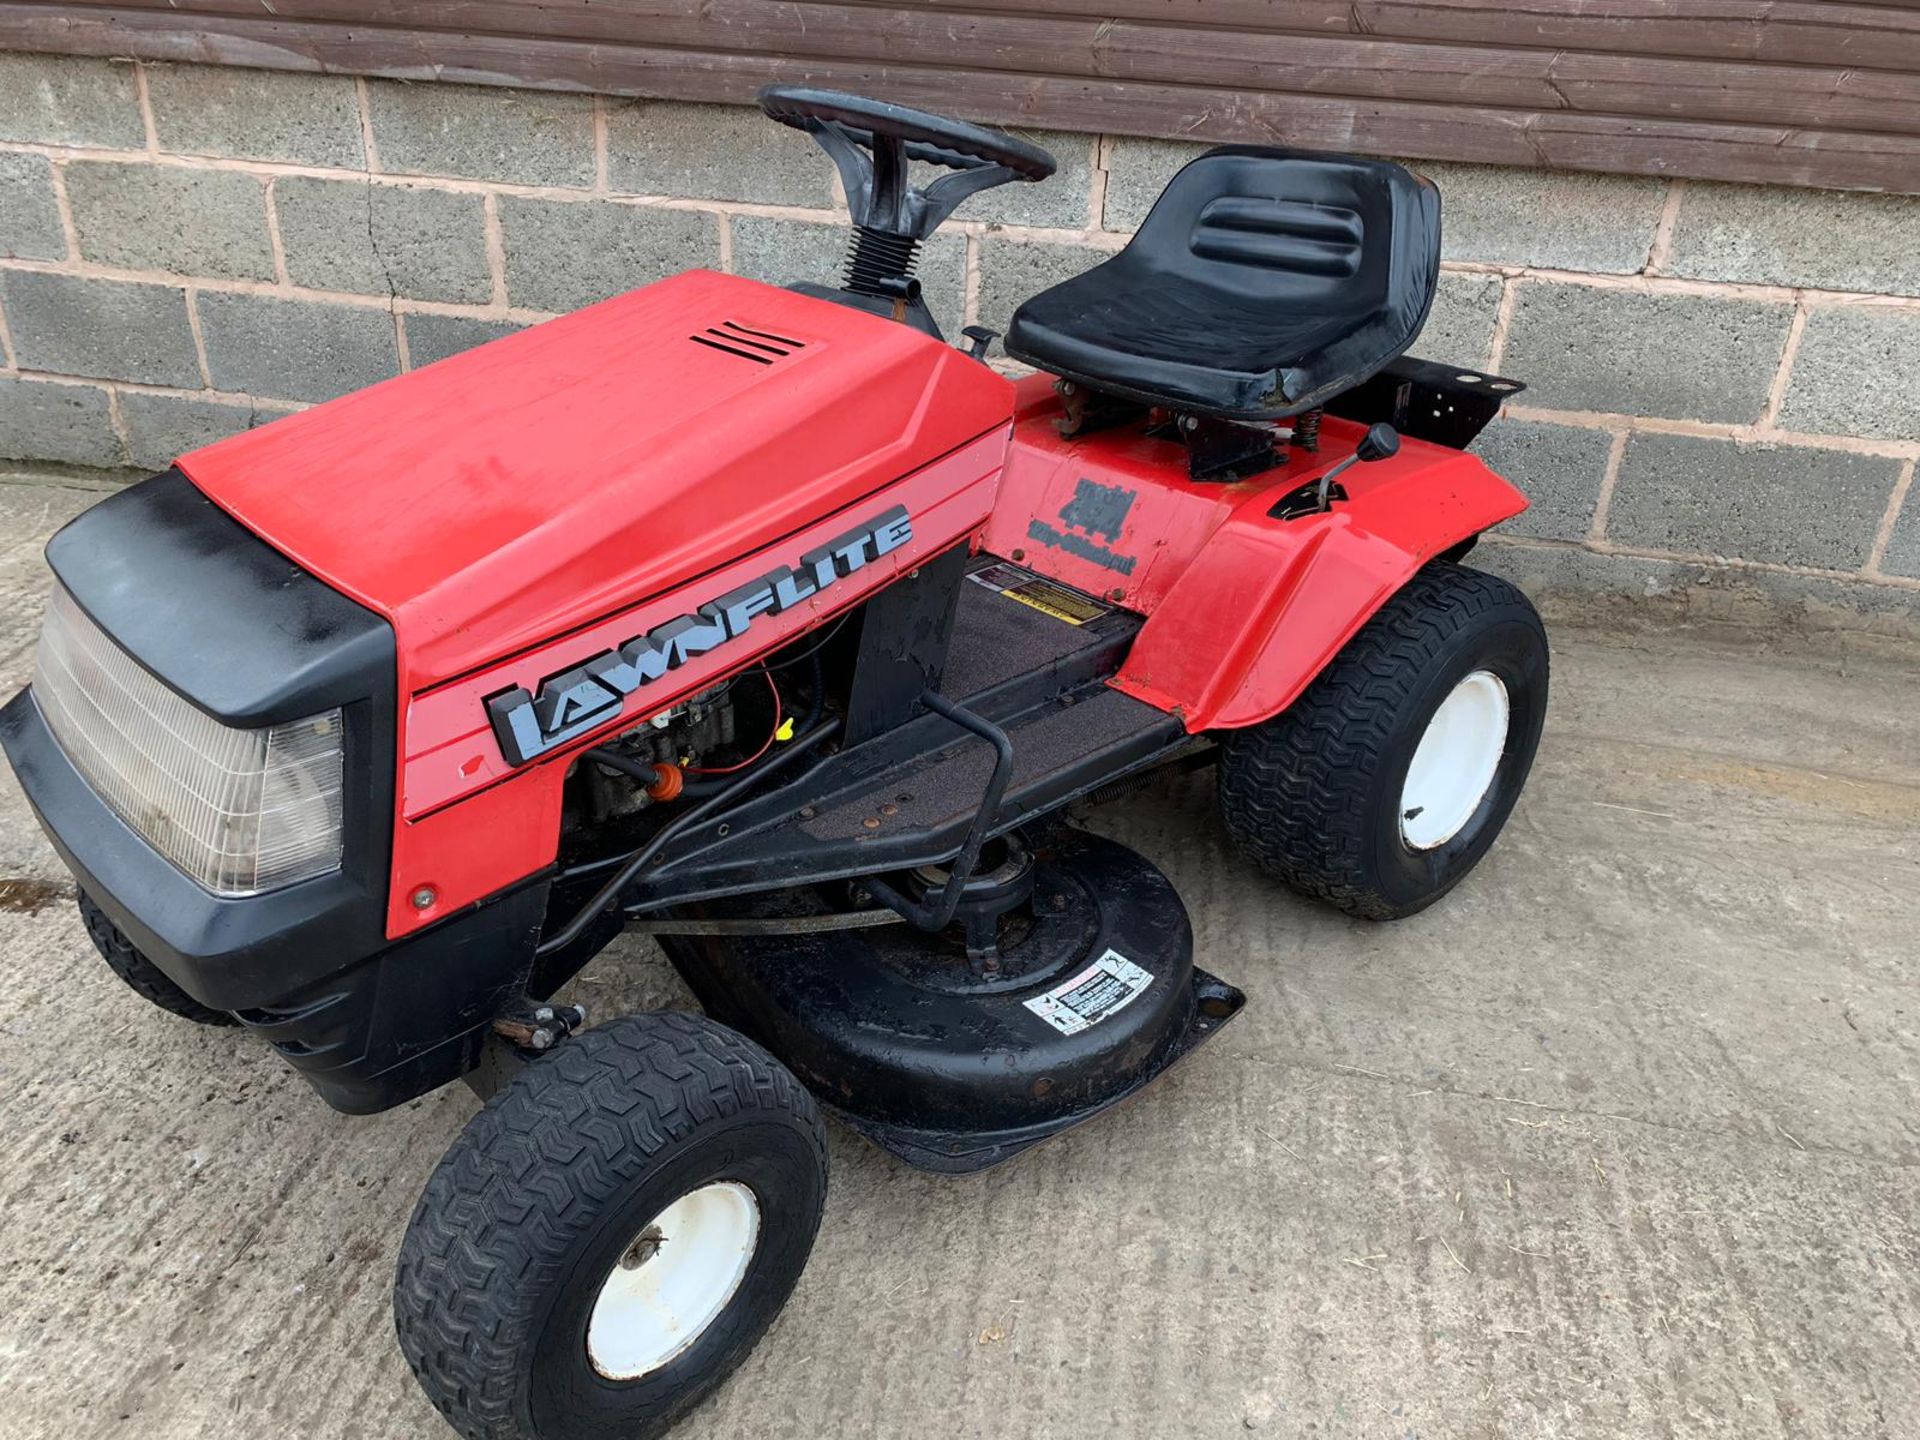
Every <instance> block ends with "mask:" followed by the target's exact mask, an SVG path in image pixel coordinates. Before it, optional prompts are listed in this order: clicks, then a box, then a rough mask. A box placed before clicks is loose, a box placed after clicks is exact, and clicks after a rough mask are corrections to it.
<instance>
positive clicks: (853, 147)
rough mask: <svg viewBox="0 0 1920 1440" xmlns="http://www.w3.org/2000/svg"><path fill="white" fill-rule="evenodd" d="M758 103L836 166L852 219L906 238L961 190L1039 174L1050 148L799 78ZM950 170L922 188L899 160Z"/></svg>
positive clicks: (1050, 168) (949, 209)
mask: <svg viewBox="0 0 1920 1440" xmlns="http://www.w3.org/2000/svg"><path fill="white" fill-rule="evenodd" d="M760 108H761V109H762V110H764V111H765V112H766V113H767V115H768V116H769V117H770V118H772V119H775V120H778V121H779V122H780V123H781V124H782V125H791V126H792V127H793V128H794V129H796V130H804V131H806V132H807V133H808V134H809V135H811V136H813V138H814V140H815V141H816V142H817V143H818V144H819V146H820V148H821V149H822V150H825V151H826V152H827V154H828V155H829V156H831V157H832V159H833V163H834V164H835V166H837V167H838V168H839V171H840V179H841V180H842V182H844V184H845V185H846V187H847V208H848V210H849V211H850V212H851V214H852V216H853V223H854V224H855V225H857V226H859V227H860V228H861V229H863V230H878V231H881V232H883V233H885V234H888V235H898V236H902V237H904V238H909V239H914V240H924V239H926V237H927V236H929V235H931V234H932V233H933V232H934V230H935V229H936V228H937V227H938V226H939V224H940V222H941V221H942V220H945V219H946V218H947V216H949V215H951V214H952V213H953V211H954V207H955V206H957V205H958V204H959V203H960V202H961V201H962V200H964V199H966V198H967V197H968V196H969V195H977V194H979V193H980V192H981V191H982V190H990V189H992V188H993V187H994V186H996V185H1005V184H1006V183H1008V182H1009V181H1012V180H1026V181H1034V180H1044V179H1046V178H1047V177H1048V176H1049V175H1051V174H1053V172H1054V160H1053V156H1051V155H1049V154H1048V153H1047V152H1046V151H1044V150H1042V149H1041V148H1040V147H1039V146H1038V145H1030V144H1028V143H1027V142H1026V141H1024V140H1019V139H1016V138H1015V137H1013V136H1012V135H1006V134H1002V133H1001V132H1000V131H998V130H989V129H988V128H987V127H986V126H984V125H973V124H969V123H968V122H967V121H965V120H951V119H948V118H947V117H946V116H944V115H933V114H929V113H928V112H927V111H925V110H914V109H911V108H909V107H908V106H905V105H894V104H890V103H889V102H887V101H885V100H869V99H867V98H866V97H865V96H863V95H848V94H846V93H845V92H843V91H839V90H816V89H813V88H812V87H810V86H805V85H769V86H768V87H767V88H766V89H764V90H762V91H761V92H760ZM909 160H920V161H925V162H926V163H928V164H932V165H943V166H945V167H946V168H948V169H950V170H953V171H955V172H956V173H955V174H952V175H943V176H941V177H940V178H939V179H938V180H936V181H934V182H933V183H932V184H931V185H928V186H927V187H926V188H925V189H921V188H920V187H918V186H914V185H909V184H908V183H907V176H908V171H907V162H908V161H909Z"/></svg>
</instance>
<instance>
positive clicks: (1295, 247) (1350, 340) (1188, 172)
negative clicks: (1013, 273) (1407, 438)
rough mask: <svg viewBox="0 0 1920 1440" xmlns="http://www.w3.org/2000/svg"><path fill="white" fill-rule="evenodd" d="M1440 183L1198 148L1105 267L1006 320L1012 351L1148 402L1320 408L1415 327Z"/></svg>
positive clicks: (1215, 411)
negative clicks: (1197, 155)
mask: <svg viewBox="0 0 1920 1440" xmlns="http://www.w3.org/2000/svg"><path fill="white" fill-rule="evenodd" d="M1439 271H1440V193H1439V191H1437V190H1435V189H1434V187H1433V186H1432V185H1431V184H1430V183H1429V182H1427V181H1426V180H1423V179H1421V178H1420V177H1419V176H1416V175H1414V174H1413V173H1411V172H1410V171H1408V170H1406V169H1405V168H1403V167H1402V166H1399V165H1395V164H1393V163H1392V162H1391V161H1386V160H1362V159H1358V158H1355V157H1352V156H1347V155H1322V154H1315V153H1312V152H1310V151H1302V150H1280V149H1273V148H1269V147H1266V146H1258V145H1225V146H1221V147H1219V148H1218V149H1214V150H1209V151H1208V152H1207V153H1206V154H1204V155H1202V156H1201V157H1200V158H1199V159H1197V160H1195V161H1193V162H1192V163H1191V164H1189V165H1188V166H1187V167H1186V168H1185V169H1183V170H1182V171H1181V172H1180V173H1179V174H1178V175H1176V176H1174V178H1173V181H1172V183H1171V184H1169V185H1168V186H1167V188H1166V190H1165V191H1164V192H1163V193H1162V194H1161V196H1160V198H1159V200H1157V201H1156V202H1155V203H1154V207H1153V211H1152V213H1151V214H1149V215H1148V216H1147V219H1146V223H1145V224H1143V225H1142V226H1141V227H1140V231H1139V233H1138V234H1136V235H1135V236H1134V237H1133V239H1132V240H1131V241H1130V242H1129V243H1128V245H1127V248H1126V249H1124V250H1122V251H1121V252H1120V253H1119V254H1118V255H1116V256H1114V257H1113V258H1112V259H1111V260H1108V261H1105V262H1104V263H1102V264H1100V265H1096V266H1095V267H1094V268H1093V269H1091V270H1089V271H1087V272H1086V273H1085V274H1082V275H1076V276H1075V277H1074V278H1073V279H1071V280H1067V281H1064V282H1062V283H1061V284H1059V285H1055V286H1054V287H1053V288H1052V289H1050V290H1044V291H1042V292H1041V293H1040V294H1038V295H1036V296H1034V297H1033V298H1032V299H1031V300H1029V301H1027V303H1026V304H1024V305H1022V306H1021V307H1020V308H1019V310H1017V311H1016V312H1015V313H1014V317H1013V321H1012V323H1011V325H1009V327H1008V329H1007V336H1006V350H1007V353H1008V354H1009V355H1011V356H1013V357H1014V358H1015V359H1016V360H1022V361H1025V362H1026V363H1027V364H1029V365H1033V366H1036V367H1038V368H1039V369H1041V370H1045V371H1048V372H1049V373H1051V374H1054V375H1058V376H1060V377H1062V378H1063V379H1067V380H1073V381H1077V382H1080V383H1083V384H1085V385H1087V386H1088V387H1090V388H1091V389H1093V390H1096V391H1100V392H1103V393H1105V394H1109V395H1115V396H1119V397H1121V398H1123V399H1127V400H1133V401H1138V402H1141V403H1143V404H1147V405H1165V406H1169V407H1172V408H1174V409H1177V410H1181V411H1185V412H1189V413H1193V414H1200V415H1211V416H1218V417H1221V418H1225V419H1235V420H1275V419H1280V418H1282V417H1284V416H1288V415H1297V414H1299V413H1300V412H1301V411H1304V410H1311V409H1313V408H1315V407H1317V406H1320V405H1323V404H1325V403H1326V402H1327V401H1328V400H1330V399H1332V398H1333V397H1334V396H1335V395H1338V394H1339V393H1340V392H1341V391H1343V390H1346V389H1349V388H1350V387H1352V386H1354V385H1357V384H1359V383H1360V382H1361V381H1363V380H1365V379H1366V378H1367V377H1368V376H1369V375H1371V374H1373V372H1374V371H1376V370H1378V369H1379V368H1380V367H1381V366H1382V365H1385V364H1386V363H1387V362H1389V361H1390V360H1393V359H1394V358H1395V357H1396V356H1398V355H1399V354H1400V353H1401V352H1402V351H1404V350H1405V349H1406V348H1407V347H1408V346H1409V345H1411V344H1412V343H1413V340H1414V337H1415V336H1416V335H1418V334H1419V333H1420V327H1421V325H1423V324H1424V323H1425V322H1426V318H1427V309H1428V307H1429V306H1430V305H1431V304H1432V303H1433V290H1434V284H1435V281H1436V279H1437V277H1438V275H1439Z"/></svg>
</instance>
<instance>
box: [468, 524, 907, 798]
mask: <svg viewBox="0 0 1920 1440" xmlns="http://www.w3.org/2000/svg"><path fill="white" fill-rule="evenodd" d="M912 538H913V520H912V518H911V517H910V516H909V515H908V514H907V509H906V507H905V506H904V505H895V506H893V507H892V508H891V509H889V510H883V511H882V512H881V513H880V514H878V515H876V516H874V517H873V519H871V520H869V521H867V523H866V524H864V525H861V526H859V527H857V528H856V529H853V530H849V531H848V532H847V533H846V534H844V535H842V536H840V537H839V538H838V539H837V540H829V541H828V542H827V543H826V544H824V545H821V546H817V547H816V548H814V549H812V550H809V551H807V552H806V553H805V554H804V555H802V556H801V557H800V563H799V564H798V565H797V566H788V565H782V566H779V567H778V568H777V569H774V570H770V571H768V572H767V573H766V574H765V575H762V576H761V577H760V578H759V579H758V580H751V581H749V582H748V583H746V584H745V585H742V586H739V587H738V588H737V589H733V590H729V591H728V592H727V593H726V594H724V595H720V596H716V597H715V598H714V599H712V600H709V601H707V603H706V604H704V605H702V606H700V607H699V608H698V609H697V610H695V611H693V612H692V613H691V614H687V615H678V616H675V617H674V618H673V619H671V620H669V621H667V622H666V623H665V624H662V625H656V626H654V627H653V628H652V629H651V630H649V631H647V632H646V633H645V634H643V635H636V636H634V637H633V638H632V639H631V640H628V641H626V642H625V643H624V644H622V645H621V646H620V647H619V648H618V649H615V650H607V651H603V652H602V653H600V654H598V655H595V656H593V657H592V658H591V659H588V660H585V661H582V662H581V663H580V664H578V665H575V666H574V667H573V668H571V669H569V670H563V671H561V672H560V673H559V674H558V675H553V676H550V677H548V678H547V679H546V680H543V681H542V682H541V683H540V691H539V693H538V694H537V695H530V694H528V693H527V690H526V687H525V686H523V685H516V686H514V687H513V688H512V689H511V690H504V691H502V692H501V693H499V694H498V695H493V696H490V697H489V698H488V699H487V702H486V705H487V719H488V721H489V722H490V723H491V724H492V726H493V734H494V738H495V739H496V740H498V741H499V742H500V753H501V754H503V755H504V756H506V758H507V763H508V764H510V765H524V764H526V763H527V762H528V761H529V760H533V759H537V758H538V757H539V756H541V755H543V754H545V753H546V752H547V751H549V750H551V749H553V747H554V746H556V745H561V744H564V743H565V742H567V741H568V740H571V739H573V738H574V737H575V736H577V735H583V734H585V733H586V732H587V731H589V730H591V729H593V728H594V727H595V726H598V725H600V724H602V723H603V722H605V721H607V720H610V719H612V718H613V717H614V716H615V715H617V714H618V713H619V712H620V709H621V707H622V706H624V705H625V704H626V702H627V698H628V697H629V696H630V695H632V694H633V693H634V692H635V691H637V690H639V689H640V688H641V687H642V686H645V685H650V684H652V683H653V682H654V681H656V680H658V679H660V678H661V677H662V676H664V675H666V674H667V673H668V672H669V671H672V670H677V669H679V668H680V667H681V666H682V665H684V664H686V663H687V661H688V660H690V659H692V658H693V657H695V656H697V655H705V654H707V653H709V652H710V651H713V650H717V649H719V648H720V647H721V646H722V645H725V644H727V643H728V642H730V641H733V640H737V639H739V638H740V637H741V636H742V635H744V634H746V633H747V631H748V629H749V628H751V627H752V625H753V622H754V619H755V618H756V617H757V616H761V615H778V614H780V613H781V612H782V611H784V610H789V609H791V608H792V607H794V606H795V605H798V604H800V603H801V602H802V601H803V600H806V599H808V598H809V597H811V596H814V595H818V594H819V593H820V592H821V591H823V590H825V589H827V588H828V587H829V586H830V585H832V584H834V583H835V582H836V581H838V580H840V579H843V578H844V577H846V576H848V575H851V574H853V573H854V572H855V571H856V570H860V569H863V568H864V567H865V566H867V565H869V564H871V563H872V562H874V561H875V560H878V559H879V558H880V557H881V556H882V555H886V554H890V553H891V552H893V551H895V550H898V549H899V548H900V547H901V546H902V545H905V544H906V543H907V542H908V541H909V540H911V539H912Z"/></svg>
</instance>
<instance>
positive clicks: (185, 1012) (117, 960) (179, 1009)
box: [80, 890, 240, 1025]
mask: <svg viewBox="0 0 1920 1440" xmlns="http://www.w3.org/2000/svg"><path fill="white" fill-rule="evenodd" d="M80 923H81V924H82V925H85V926H86V927H87V938H88V939H89V940H91V941H93V948H94V949H96V950H98V951H99V952H100V958H101V959H102V960H104V961H106V962H107V968H108V969H110V970H112V971H113V973H114V974H116V975H118V976H119V977H120V979H121V980H122V981H124V982H125V984H126V987H127V988H128V989H129V990H131V991H133V993H134V994H136V995H138V996H139V997H140V998H141V999H142V1000H145V1001H146V1002H147V1003H148V1004H149V1005H157V1006H159V1007H160V1008H161V1009H162V1010H164V1011H166V1012H167V1013H168V1014H169V1015H178V1016H179V1017H180V1018H181V1019H182V1020H191V1021H193V1023H194V1024H196V1025H237V1024H239V1023H240V1022H239V1021H237V1020H235V1019H234V1018H233V1016H231V1015H229V1014H228V1013H227V1012H226V1011H224V1010H215V1009H214V1008H212V1007H211V1006H209V1005H202V1004H201V1003H200V1002H199V1001H198V1000H196V999H194V998H193V997H192V996H191V995H189V994H187V992H186V991H184V990H182V989H181V988H180V987H179V986H178V985H176V984H174V983H173V981H172V980H170V979H169V978H168V977H167V972H166V971H164V970H162V969H161V968H160V967H159V966H158V965H156V964H154V963H153V961H151V960H149V959H148V958H147V957H146V956H144V955H142V954H141V953H140V952H139V951H138V950H136V949H135V948H134V945H133V942H132V941H131V940H129V939H128V938H127V937H126V936H125V935H123V934H122V933H121V932H120V927H119V926H118V925H116V924H114V923H113V921H112V920H110V919H108V918H107V912H106V911H104V910H102V909H101V908H100V907H99V905H97V904H96V903H94V899H93V897H92V896H91V895H89V894H87V892H86V891H84V890H82V891H81V892H80Z"/></svg>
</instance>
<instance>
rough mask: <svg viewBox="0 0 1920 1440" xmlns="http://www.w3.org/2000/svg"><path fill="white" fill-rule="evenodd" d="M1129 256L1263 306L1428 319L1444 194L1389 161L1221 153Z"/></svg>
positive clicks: (1239, 149) (1168, 194)
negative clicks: (1407, 314) (1409, 314)
mask: <svg viewBox="0 0 1920 1440" xmlns="http://www.w3.org/2000/svg"><path fill="white" fill-rule="evenodd" d="M1128 249H1129V250H1130V251H1132V252H1133V253H1134V255H1135V256H1136V258H1137V259H1138V260H1140V261H1143V262H1145V263H1146V264H1148V265H1150V266H1152V267H1153V268H1155V269H1162V270H1166V271H1169V272H1173V273H1177V274H1179V275H1181V276H1183V277H1185V278H1186V279H1188V280H1190V281H1193V282H1197V283H1199V284H1202V285H1205V286H1207V287H1208V288H1210V289H1215V290H1218V291H1221V292H1223V293H1225V294H1229V295H1232V296H1234V297H1236V298H1237V299H1240V300H1242V301H1245V302H1247V303H1249V304H1253V305H1258V306H1262V307H1265V306H1283V307H1286V308H1287V309H1288V310H1290V311H1292V312H1293V313H1295V314H1299V313H1302V312H1305V313H1330V314H1332V313H1337V314H1340V315H1343V316H1353V317H1354V318H1355V319H1356V320H1360V319H1361V317H1364V316H1368V315H1370V314H1373V313H1377V312H1380V311H1383V310H1384V311H1388V312H1404V311H1406V310H1411V311H1412V312H1413V314H1414V315H1415V316H1416V317H1417V318H1421V319H1423V318H1424V317H1425V315H1426V310H1427V306H1428V304H1429V303H1430V301H1431V298H1432V292H1433V287H1434V283H1435V279H1436V277H1437V274H1438V270H1439V262H1440V200H1439V192H1437V191H1436V190H1435V189H1434V188H1433V186H1431V185H1430V184H1428V183H1427V182H1425V181H1423V180H1421V179H1419V178H1417V177H1416V176H1414V175H1413V174H1412V173H1410V172H1409V171H1408V170H1406V169H1405V168H1404V167H1402V166H1399V165H1395V164H1393V163H1392V162H1391V161H1387V160H1366V159H1360V158H1358V157H1354V156H1344V155H1323V154H1313V153H1310V152H1303V151H1293V150H1281V149H1274V148H1269V147H1265V146H1252V145H1228V146H1221V147H1219V148H1218V149H1214V150H1210V151H1208V152H1207V153H1206V154H1205V155H1202V156H1201V157H1200V158H1199V159H1197V160H1195V161H1193V162H1192V163H1191V164H1189V165H1188V166H1187V167H1186V168H1185V169H1183V170H1182V171H1181V172H1180V173H1179V174H1178V175H1176V176H1175V177H1174V178H1173V181H1172V182H1171V183H1170V184H1169V185H1168V186H1167V188H1166V190H1165V191H1164V192H1163V193H1162V194H1161V196H1160V199H1159V200H1158V201H1157V202H1156V203H1155V205H1154V207H1153V210H1152V212H1151V213H1150V214H1149V215H1148V216H1147V219H1146V222H1145V223H1144V224H1143V225H1142V226H1141V227H1140V233H1139V234H1138V235H1136V236H1135V237H1134V239H1133V242H1132V243H1131V244H1130V245H1129V246H1128ZM1416 328H1417V324H1416ZM1409 338H1411V337H1409Z"/></svg>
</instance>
